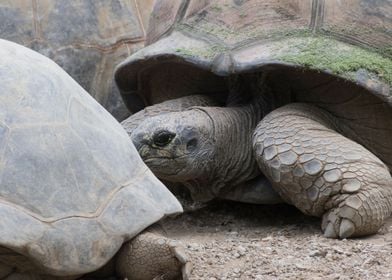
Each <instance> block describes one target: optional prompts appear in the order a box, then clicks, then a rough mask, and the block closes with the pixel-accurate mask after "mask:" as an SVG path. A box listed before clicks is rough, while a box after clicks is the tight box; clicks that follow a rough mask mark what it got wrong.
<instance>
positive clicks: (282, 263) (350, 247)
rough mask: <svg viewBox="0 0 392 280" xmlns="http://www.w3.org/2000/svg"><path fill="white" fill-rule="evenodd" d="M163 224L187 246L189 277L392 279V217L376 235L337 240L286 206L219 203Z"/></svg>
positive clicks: (318, 223) (209, 279)
mask: <svg viewBox="0 0 392 280" xmlns="http://www.w3.org/2000/svg"><path fill="white" fill-rule="evenodd" d="M162 225H163V227H164V229H165V230H166V231H167V233H168V235H169V236H172V237H174V238H176V239H178V240H181V241H182V242H183V243H184V245H185V246H186V251H187V253H188V254H189V256H190V259H191V260H192V262H193V266H194V268H193V272H192V275H191V277H190V279H207V280H213V279H392V218H390V219H389V220H388V221H387V223H386V225H385V226H384V227H383V228H382V230H381V231H380V233H379V234H377V235H374V236H372V237H367V238H360V239H350V240H341V241H340V240H332V239H326V238H324V237H323V236H322V235H321V232H320V221H319V219H317V218H312V217H308V216H305V215H303V214H301V213H300V212H299V211H298V210H296V209H295V208H292V207H290V206H288V205H277V206H259V205H246V204H238V203H231V202H219V203H215V204H214V205H210V206H207V207H206V208H203V209H200V210H197V211H193V212H188V213H186V214H184V215H182V216H179V217H177V218H175V219H173V220H169V219H168V220H166V221H164V222H163V223H162Z"/></svg>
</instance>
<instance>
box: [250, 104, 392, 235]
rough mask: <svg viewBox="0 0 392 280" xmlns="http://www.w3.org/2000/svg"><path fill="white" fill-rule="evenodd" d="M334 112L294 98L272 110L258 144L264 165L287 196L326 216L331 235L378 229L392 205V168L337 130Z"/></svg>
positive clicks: (256, 139)
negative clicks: (291, 102) (289, 102)
mask: <svg viewBox="0 0 392 280" xmlns="http://www.w3.org/2000/svg"><path fill="white" fill-rule="evenodd" d="M338 126H339V122H338V121H335V119H334V117H332V116H331V115H330V114H329V113H328V112H326V111H323V110H321V109H319V108H317V107H315V106H311V105H306V104H290V105H286V106H284V107H281V108H279V109H277V110H275V111H273V112H271V113H270V114H268V115H267V116H266V117H265V118H264V119H263V120H262V121H261V122H260V123H259V125H258V126H257V128H256V130H255V133H254V138H253V144H254V151H255V154H256V158H257V161H258V164H259V166H260V168H261V171H262V172H263V173H264V174H265V175H266V176H267V177H268V178H269V179H270V180H271V182H272V183H273V186H274V188H275V189H276V190H277V192H278V193H279V194H280V195H281V196H282V198H283V199H284V200H286V201H287V202H289V203H291V204H293V205H295V206H296V207H297V208H299V209H300V210H301V211H302V212H304V213H306V214H309V215H313V216H319V217H323V218H322V219H323V220H322V230H323V232H324V235H325V236H326V237H331V238H346V237H353V236H361V235H368V234H372V233H376V232H377V231H378V230H379V228H380V227H381V226H382V224H383V222H384V219H385V218H386V217H388V216H389V215H390V214H391V209H392V178H391V175H390V173H389V171H388V168H387V167H386V166H385V164H384V163H382V162H381V160H379V159H378V158H377V157H376V156H375V155H374V154H372V153H371V152H370V151H368V150H367V149H366V148H365V147H363V146H361V145H359V144H357V143H356V142H354V141H352V140H350V139H348V138H346V137H344V136H342V135H341V134H339V133H338V132H337V131H336V128H337V127H338Z"/></svg>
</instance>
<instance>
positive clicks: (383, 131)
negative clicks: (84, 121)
mask: <svg viewBox="0 0 392 280" xmlns="http://www.w3.org/2000/svg"><path fill="white" fill-rule="evenodd" d="M391 14H392V2H391V1H365V0H352V1H337V0H336V1H335V0H331V1H322V0H314V1H311V0H305V1H302V0H301V1H299V0H298V1H288V0H287V1H267V0H264V1H260V0H249V1H240V0H232V1H192V0H191V1H181V0H179V1H170V3H168V2H165V1H158V2H157V4H156V6H155V8H154V14H153V19H155V21H152V22H151V23H150V27H157V28H151V29H150V32H149V34H148V42H149V44H150V45H148V46H147V47H146V48H144V49H142V50H140V51H138V52H137V53H135V54H134V55H132V56H130V57H129V58H128V59H127V60H125V61H124V62H123V63H121V64H120V65H119V66H118V68H117V70H116V74H115V77H116V81H117V84H118V86H119V88H120V90H121V92H122V95H123V97H124V100H125V101H126V102H127V104H128V107H129V108H130V109H132V110H134V111H138V110H141V109H143V107H144V106H147V105H153V106H151V107H147V108H146V109H144V110H142V111H140V112H139V113H137V114H135V116H137V118H136V122H135V123H134V122H133V121H134V118H135V117H134V116H131V117H130V118H129V119H128V120H126V121H125V122H124V123H123V125H124V127H125V128H126V129H128V132H129V133H130V134H131V136H132V138H133V141H134V144H135V145H136V146H137V148H138V150H139V153H140V154H141V156H142V158H143V159H144V161H145V162H146V164H147V165H148V166H149V167H150V168H151V169H152V171H153V172H154V173H155V174H156V175H157V176H158V177H160V178H162V179H165V180H167V181H173V182H182V183H183V184H184V185H185V186H186V187H187V188H189V189H190V191H191V193H192V195H193V197H194V198H195V199H200V200H209V199H212V198H214V197H231V198H234V199H238V200H249V194H250V196H253V198H254V200H255V201H257V197H256V196H257V195H260V196H264V195H265V193H266V192H263V191H259V190H260V189H261V190H266V189H268V183H267V182H270V184H272V187H273V189H274V190H275V191H276V192H277V193H278V194H279V195H280V197H281V198H282V199H283V200H284V201H286V202H288V203H290V204H293V205H295V206H296V207H298V208H299V209H300V210H301V211H302V212H304V213H306V214H309V215H313V216H318V217H322V230H323V232H324V235H325V236H327V237H334V238H336V237H338V238H346V237H351V236H361V235H367V234H372V233H375V232H377V231H378V230H379V228H380V227H381V225H382V223H383V221H384V219H385V218H386V217H387V216H389V215H390V213H391V209H392V179H391V175H390V172H389V170H390V168H391V167H392V97H391V84H392V59H391V57H392V52H391V50H392V46H391V42H392V34H391V32H390V30H392V18H391ZM194 94H197V95H198V96H199V95H200V94H204V95H206V96H208V97H205V99H212V100H213V101H211V102H221V101H222V100H226V102H225V106H218V107H217V106H215V107H211V106H210V107H208V106H194V105H198V104H196V103H197V102H193V104H192V106H193V107H188V109H184V108H183V107H179V106H177V105H176V106H171V105H170V104H172V102H177V103H178V102H179V100H180V101H181V100H188V99H193V95H194ZM222 94H223V99H222ZM176 98H180V99H176ZM172 99H175V101H174V100H173V101H171V100H172ZM198 99H199V97H197V99H195V100H198ZM162 101H163V102H165V103H161V104H159V105H154V104H156V103H159V102H162ZM188 103H189V102H188ZM165 104H166V105H165ZM201 105H202V104H201ZM157 106H160V107H161V108H159V110H161V111H162V112H163V113H162V114H160V115H159V112H158V111H159V110H154V108H158V107H157ZM162 107H164V108H162ZM185 107H186V106H185ZM165 108H169V109H165ZM170 111H176V112H171V113H169V112H170ZM141 115H143V116H144V117H149V116H151V117H150V118H147V120H145V121H141V119H142V118H141V117H140V116H141ZM156 115H158V116H156ZM154 116H155V117H154ZM261 174H263V175H264V176H265V178H267V179H268V180H267V179H265V178H263V177H260V176H262V175H261ZM238 190H239V191H238ZM245 192H246V193H247V195H246V197H243V196H241V194H242V193H245ZM268 195H269V196H268V197H267V200H269V199H270V198H271V199H274V200H275V201H276V196H274V195H273V194H272V193H271V192H270V193H269V194H268ZM260 201H263V199H261V200H260Z"/></svg>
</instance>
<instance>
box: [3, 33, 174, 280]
mask: <svg viewBox="0 0 392 280" xmlns="http://www.w3.org/2000/svg"><path fill="white" fill-rule="evenodd" d="M0 56H1V57H2V62H1V64H0V215H1V220H0V231H1V235H0V252H2V253H0V264H1V263H4V264H8V265H10V266H11V267H12V266H15V265H18V264H19V265H20V266H22V269H23V270H24V271H26V270H29V269H30V270H34V271H38V270H39V271H42V272H43V273H49V274H52V275H61V276H63V275H78V274H83V273H86V272H89V271H93V270H96V269H98V268H99V267H100V266H102V265H104V264H105V263H106V262H108V260H109V259H111V258H112V257H113V255H114V254H115V253H116V252H117V250H118V249H119V248H120V246H121V245H122V244H123V242H125V241H126V240H129V239H131V238H132V237H134V236H135V235H136V234H138V233H139V232H140V231H142V230H143V229H144V228H146V227H147V226H149V225H150V224H152V223H154V222H156V221H158V220H159V219H160V218H162V217H163V216H165V215H169V214H173V213H177V212H179V211H181V206H180V204H179V203H178V201H177V200H176V199H175V198H174V196H173V195H172V194H171V193H170V192H169V191H168V190H167V189H166V188H165V187H164V185H163V184H162V183H160V182H159V181H158V180H157V179H156V178H155V177H154V175H153V174H152V173H151V172H150V171H149V169H148V168H147V167H146V166H145V165H144V163H143V162H142V160H141V159H140V157H139V155H138V153H137V151H136V149H135V148H134V146H133V145H132V143H131V140H130V139H129V137H128V135H127V134H126V132H125V131H124V130H123V128H122V127H121V125H120V124H119V123H118V122H117V121H116V120H115V119H114V118H113V117H112V116H111V115H110V114H109V113H108V112H107V111H106V110H105V109H104V108H103V107H102V106H101V105H99V104H98V103H97V102H96V101H95V100H94V99H93V98H92V97H91V96H89V95H88V94H87V92H86V91H85V90H83V89H82V88H81V87H80V86H79V85H78V84H77V83H76V82H75V81H74V80H73V79H72V78H71V77H70V76H69V75H68V74H67V73H66V72H64V71H63V70H62V69H61V68H60V67H59V66H58V65H57V64H55V63H54V62H53V61H51V60H50V59H48V58H46V57H44V56H42V55H40V54H38V53H36V52H34V51H32V50H30V49H27V48H25V47H23V46H20V45H17V44H15V43H11V42H9V41H5V40H0ZM10 250H11V251H12V252H13V253H10ZM4 251H5V252H7V253H6V254H4Z"/></svg>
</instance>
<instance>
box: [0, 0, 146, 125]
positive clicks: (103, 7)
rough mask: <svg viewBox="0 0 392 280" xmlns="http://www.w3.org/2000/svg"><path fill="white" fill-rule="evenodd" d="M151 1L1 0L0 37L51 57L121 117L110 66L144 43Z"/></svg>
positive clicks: (122, 105)
mask: <svg viewBox="0 0 392 280" xmlns="http://www.w3.org/2000/svg"><path fill="white" fill-rule="evenodd" d="M152 2H153V1H151V0H148V1H124V0H109V1H107V0H87V1H79V0H68V1H62V0H37V1H1V3H0V38H2V39H7V40H10V41H13V42H16V43H19V44H22V45H24V46H27V47H29V48H32V49H34V50H36V51H38V52H40V53H42V54H44V55H46V56H48V57H50V58H52V59H53V60H54V61H55V62H56V63H58V64H59V65H60V66H61V67H63V68H64V69H65V70H66V71H67V72H68V73H69V74H70V75H71V76H72V77H73V78H74V79H75V80H76V81H77V82H78V83H79V84H80V85H81V86H82V87H83V88H84V89H85V90H86V91H88V92H89V93H90V94H91V95H92V96H93V97H94V98H95V99H96V100H98V102H100V103H101V104H102V105H103V106H104V107H105V108H106V109H107V110H109V112H111V113H112V114H113V115H114V116H115V117H116V118H118V119H123V118H124V117H126V116H127V115H128V112H127V110H126V108H125V106H124V104H123V102H122V100H121V97H120V95H119V93H118V90H117V88H116V87H115V85H114V83H113V72H114V67H115V65H116V64H117V63H119V62H120V61H122V60H123V59H125V58H126V57H127V56H128V55H130V54H131V53H133V52H134V51H136V50H137V49H139V48H140V47H142V45H143V42H144V39H145V31H144V29H145V26H147V19H148V15H149V14H150V12H151V9H152Z"/></svg>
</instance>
